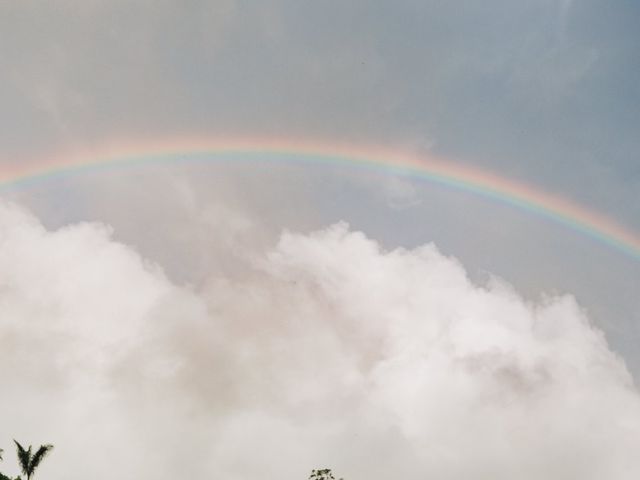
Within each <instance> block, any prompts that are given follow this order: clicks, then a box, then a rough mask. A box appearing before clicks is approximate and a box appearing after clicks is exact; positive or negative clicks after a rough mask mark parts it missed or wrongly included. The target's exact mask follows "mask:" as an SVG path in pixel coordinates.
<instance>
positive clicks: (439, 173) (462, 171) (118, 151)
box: [0, 138, 640, 260]
mask: <svg viewBox="0 0 640 480" xmlns="http://www.w3.org/2000/svg"><path fill="white" fill-rule="evenodd" d="M228 161H231V162H247V161H251V162H271V163H273V162H285V163H298V164H320V165H338V166H350V167H358V168H367V169H377V170H381V171H384V172H387V173H390V174H393V175H399V176H404V177H409V178H413V179H419V180H423V181H427V182H431V183H434V184H438V185H443V186H446V187H449V188H453V189H457V190H462V191H465V192H470V193H473V194H476V195H479V196H481V197H485V198H489V199H492V200H494V201H498V202H500V203H502V204H507V205H510V206H513V207H515V208H517V209H519V210H522V211H525V212H529V213H532V214H535V215H537V216H540V217H544V218H547V219H550V220H552V221H554V222H556V223H558V224H561V225H563V226H565V227H568V228H570V229H572V230H574V231H576V232H579V233H581V234H584V235H586V236H588V237H590V238H592V239H595V240H597V241H599V242H601V243H602V244H605V245H608V246H609V247H612V248H614V249H616V250H618V251H620V252H623V253H625V254H627V255H629V256H631V257H633V258H634V259H636V260H640V236H638V235H637V234H636V233H634V232H632V231H631V230H629V229H628V228H625V227H624V226H622V225H620V224H618V223H616V222H615V221H613V220H612V219H610V218H608V217H606V216H605V215H603V214H601V213H598V212H595V211H593V210H589V209H587V208H585V207H583V206H580V205H578V204H576V203H574V202H571V201H570V200H568V199H566V198H563V197H561V196H558V195H554V194H551V193H548V192H544V191H543V190H540V189H538V188H534V187H533V186H530V185H526V184H524V183H520V182H517V181H514V180H511V179H508V178H505V177H501V176H499V175H496V174H495V173H492V172H489V171H486V170H481V169H478V168H476V167H473V166H470V165H463V164H461V163H458V162H452V161H446V160H443V159H441V158H438V157H436V156H417V155H415V154H412V153H407V152H402V151H391V150H388V149H385V148H382V147H354V146H349V145H336V144H334V143H332V144H322V143H317V142H310V141H291V140H287V141H282V140H274V139H255V138H253V139H250V140H246V139H239V140H229V139H226V140H202V139H182V140H169V141H157V140H154V141H152V142H149V143H147V144H145V143H140V142H138V143H129V144H111V145H109V146H106V147H103V148H101V149H97V150H96V149H93V150H87V149H85V150H83V151H81V152H67V153H66V154H63V155H57V156H51V157H49V158H46V159H44V160H42V159H38V160H35V161H27V162H21V164H19V165H16V164H13V165H12V166H10V167H3V168H1V169H0V189H1V190H5V191H6V190H7V189H10V188H20V187H22V186H25V185H28V184H32V183H39V182H41V181H45V180H49V179H52V178H55V177H64V176H70V175H77V174H81V173H83V172H89V171H95V170H101V169H114V168H122V167H130V166H139V165H147V164H157V163H177V162H228Z"/></svg>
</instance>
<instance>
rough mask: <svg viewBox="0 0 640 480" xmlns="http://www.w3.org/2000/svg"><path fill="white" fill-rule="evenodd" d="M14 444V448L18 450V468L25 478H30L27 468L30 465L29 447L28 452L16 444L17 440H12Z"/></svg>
mask: <svg viewBox="0 0 640 480" xmlns="http://www.w3.org/2000/svg"><path fill="white" fill-rule="evenodd" d="M13 441H14V443H15V444H16V447H17V448H18V461H19V462H20V468H21V469H22V473H24V474H25V475H27V476H30V475H31V473H30V469H29V466H30V464H31V446H29V449H28V450H25V448H24V447H23V446H22V445H20V443H18V441H17V440H15V439H14V440H13Z"/></svg>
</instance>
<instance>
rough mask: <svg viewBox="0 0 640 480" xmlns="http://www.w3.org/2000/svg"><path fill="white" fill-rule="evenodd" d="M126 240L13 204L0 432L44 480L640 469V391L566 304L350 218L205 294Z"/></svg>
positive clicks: (3, 218) (560, 474)
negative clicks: (379, 237)
mask: <svg viewBox="0 0 640 480" xmlns="http://www.w3.org/2000/svg"><path fill="white" fill-rule="evenodd" d="M224 234H225V232H220V235H224ZM230 234H231V235H234V234H235V233H234V232H233V231H232V232H230ZM111 235H112V232H111V230H110V228H108V227H106V226H104V225H101V224H95V223H84V224H75V225H69V226H67V227H64V228H61V229H58V230H55V231H48V230H47V229H45V228H44V227H43V226H42V225H41V224H40V222H39V221H38V220H37V219H36V218H35V217H33V216H32V215H31V214H29V213H28V212H26V211H24V210H23V209H21V208H19V207H17V206H15V205H9V204H3V205H2V206H0V246H1V248H0V271H1V272H2V277H1V279H2V282H1V288H0V319H1V320H0V346H1V348H2V351H3V362H2V365H1V366H0V369H1V370H2V371H1V374H2V375H1V377H2V387H3V388H2V389H3V394H2V396H0V411H2V412H3V413H4V415H3V432H4V434H3V435H4V436H3V437H2V438H0V440H1V441H2V445H3V446H4V447H5V448H7V447H9V442H10V437H9V436H8V435H14V436H15V437H16V438H19V439H20V440H24V441H27V442H28V441H33V442H40V441H42V442H49V441H50V442H52V443H54V444H55V445H56V451H55V452H54V453H53V454H52V455H51V457H50V458H48V459H47V461H46V462H45V463H44V464H43V466H42V469H43V470H45V469H46V475H47V476H48V478H52V479H54V480H55V479H58V478H68V479H72V480H73V479H75V478H78V479H79V478H96V479H100V478H106V477H107V476H113V475H114V474H116V475H117V476H118V477H119V478H123V479H129V478H130V479H134V478H141V477H145V478H146V477H149V478H150V477H155V478H161V479H162V478H167V479H168V478H175V477H176V476H190V477H194V478H206V477H211V476H221V477H224V478H229V479H246V478H258V477H260V478H265V477H266V478H286V479H289V478H290V479H292V480H293V479H302V478H306V475H308V471H309V470H310V469H311V468H314V467H318V466H325V465H327V466H332V467H335V468H336V469H337V470H338V471H339V473H340V474H341V475H344V476H345V477H346V478H348V479H354V480H355V479H358V478H371V479H374V480H375V479H387V478H403V479H418V478H425V477H440V478H451V479H464V478H469V477H470V476H473V477H474V478H491V479H494V480H500V479H510V478H514V477H517V478H520V479H525V480H526V479H539V478H541V477H544V478H549V479H552V480H560V479H569V478H582V479H586V480H589V479H594V480H595V479H598V480H601V479H602V478H608V479H614V480H618V479H620V480H622V479H628V478H635V477H637V475H638V473H640V461H638V460H637V455H635V448H636V446H637V445H638V440H639V439H640V398H639V397H638V394H637V391H636V390H635V388H634V386H633V383H632V380H631V377H630V375H629V374H628V372H627V370H626V368H625V366H624V364H623V362H622V361H621V360H620V359H619V358H618V357H617V356H616V355H615V354H614V353H613V352H612V351H611V350H610V349H609V348H608V346H607V344H606V342H605V339H604V336H603V335H602V333H601V332H600V331H598V330H597V329H596V328H594V327H593V326H592V325H591V324H590V323H589V320H588V319H587V318H586V316H585V314H584V312H582V311H581V309H580V307H579V306H578V305H577V304H576V302H575V301H574V300H573V298H572V297H570V296H559V297H544V298H542V299H541V300H540V301H538V302H536V303H532V302H528V301H525V300H523V299H522V298H521V297H520V296H519V294H518V293H517V292H515V291H514V290H513V288H512V287H510V286H509V285H507V284H505V283H504V282H502V281H500V280H498V279H492V280H490V281H489V282H488V283H487V284H485V285H477V284H474V283H472V282H471V281H470V280H469V278H468V277H467V275H466V272H465V270H464V268H463V267H462V265H461V264H460V263H459V262H458V261H456V260H455V259H453V258H449V257H445V256H444V255H442V254H441V253H440V252H439V251H438V250H437V248H436V247H435V246H433V245H424V246H421V247H419V248H416V249H413V250H403V249H397V250H392V251H384V250H382V249H381V247H380V246H379V245H378V244H377V243H376V242H375V241H374V240H371V239H369V238H367V237H366V236H365V235H364V234H362V233H359V232H355V231H351V230H350V229H349V227H348V225H346V224H344V223H339V224H336V225H333V226H331V227H329V228H326V229H324V230H320V231H316V232H313V233H310V234H299V233H292V232H286V231H285V232H284V233H282V235H281V236H280V239H279V241H278V242H277V244H276V245H274V246H273V247H272V248H271V249H270V251H269V252H267V253H266V254H265V253H262V250H260V251H251V247H250V246H246V247H245V248H247V249H248V250H247V251H246V252H245V255H244V256H242V255H238V256H237V258H236V259H235V261H236V262H238V264H240V263H242V264H243V265H242V269H241V270H240V271H241V272H242V275H235V276H228V275H225V274H224V273H223V272H220V271H216V272H214V273H212V275H211V276H210V277H209V279H208V281H207V282H206V284H205V285H204V286H203V287H202V288H199V289H198V290H194V289H189V288H185V287H179V286H176V285H174V284H172V283H171V281H170V280H169V279H168V278H167V277H166V276H165V275H164V274H163V272H162V270H161V268H160V267H158V266H157V265H153V264H150V263H149V262H148V261H145V260H144V259H143V258H142V257H141V256H140V255H139V254H138V253H136V251H134V250H133V249H132V248H130V247H128V246H126V245H123V244H121V243H118V242H116V241H114V240H113V239H112V238H111ZM7 457H8V456H7ZM2 467H3V469H4V470H6V471H9V470H10V469H12V468H15V465H14V464H12V463H11V461H10V460H9V459H8V461H5V462H4V464H3V465H2ZM43 474H44V472H43Z"/></svg>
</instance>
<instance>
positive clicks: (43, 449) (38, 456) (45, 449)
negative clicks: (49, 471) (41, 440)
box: [29, 444, 53, 472]
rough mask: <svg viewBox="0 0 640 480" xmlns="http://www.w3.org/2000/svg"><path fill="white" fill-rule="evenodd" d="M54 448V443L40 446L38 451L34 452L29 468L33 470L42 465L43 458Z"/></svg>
mask: <svg viewBox="0 0 640 480" xmlns="http://www.w3.org/2000/svg"><path fill="white" fill-rule="evenodd" d="M52 449H53V445H50V444H47V445H41V446H40V448H39V449H38V450H37V451H36V453H34V454H33V457H31V462H30V465H29V469H30V470H31V472H33V471H34V470H35V469H36V468H38V465H40V462H41V461H42V459H43V458H44V457H46V456H47V453H49V452H50V451H51V450H52Z"/></svg>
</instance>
